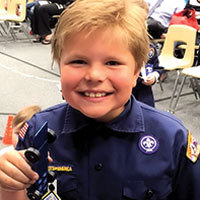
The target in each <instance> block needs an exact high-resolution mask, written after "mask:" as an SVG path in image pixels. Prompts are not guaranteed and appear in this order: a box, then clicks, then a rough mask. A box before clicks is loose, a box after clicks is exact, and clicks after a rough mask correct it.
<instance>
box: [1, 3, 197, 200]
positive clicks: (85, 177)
mask: <svg viewBox="0 0 200 200" xmlns="http://www.w3.org/2000/svg"><path fill="white" fill-rule="evenodd" d="M144 7H145V3H144V2H143V0H89V1H88V0H76V1H75V3H73V4H72V5H71V6H69V7H68V8H67V9H66V10H65V11H64V12H63V14H62V15H61V17H60V19H59V22H58V24H57V27H56V30H55V35H54V38H53V41H52V47H53V48H52V52H53V57H54V59H55V60H56V61H57V62H58V63H59V67H60V74H61V85H62V93H63V96H64V98H65V100H66V102H67V103H63V104H59V105H56V106H54V107H51V108H49V109H47V110H45V111H42V112H40V113H39V114H36V115H35V116H34V117H33V118H32V119H31V120H30V121H29V122H28V124H29V126H28V128H27V131H26V133H25V135H24V137H23V138H21V139H20V141H19V142H18V145H17V149H18V150H19V149H26V148H28V147H29V146H30V145H31V141H32V139H31V138H33V136H34V134H35V133H36V132H37V130H38V129H39V128H40V126H41V125H42V124H43V123H44V122H45V121H48V125H49V128H50V129H52V130H54V131H55V133H56V134H57V139H56V141H55V142H54V143H53V144H51V145H50V148H49V151H50V155H51V157H52V159H53V162H52V163H51V164H50V167H49V168H50V169H52V170H54V171H55V172H56V174H57V176H56V179H57V191H58V195H59V196H60V198H61V199H62V200H69V199H70V200H73V199H76V200H77V199H80V200H88V199H91V200H95V199H98V200H100V199H102V200H120V199H168V200H169V199H170V200H188V199H191V200H197V199H199V196H200V190H199V188H200V178H199V177H200V161H199V152H198V148H197V144H196V141H195V140H194V138H193V137H192V136H191V134H190V133H189V132H188V131H187V129H186V128H185V127H184V126H183V125H182V123H181V122H180V121H179V120H178V119H176V118H175V117H174V116H172V115H171V114H169V113H166V112H160V111H158V110H156V109H154V108H152V107H149V106H147V105H145V104H141V103H139V102H138V101H137V100H135V98H134V97H133V96H131V92H132V88H133V87H134V86H135V85H136V80H137V78H138V75H139V72H140V69H141V66H143V65H144V63H145V62H146V61H147V59H148V52H149V48H148V47H149V41H148V36H147V33H146V24H145V18H146V11H145V10H144ZM23 152H24V151H23V150H22V151H21V150H20V151H12V152H8V153H6V154H4V155H3V156H1V157H0V186H1V188H2V190H9V191H12V192H13V193H15V194H16V196H17V194H18V192H17V191H18V190H22V189H25V188H27V187H29V185H30V184H32V183H33V182H34V181H35V180H36V179H38V176H37V174H36V173H35V172H34V171H32V170H31V167H30V166H29V165H28V164H27V162H26V161H25V159H24V155H23ZM16 196H15V200H19V199H20V200H25V199H26V197H25V196H21V197H20V198H19V196H18V198H16ZM6 200H8V198H7V199H6Z"/></svg>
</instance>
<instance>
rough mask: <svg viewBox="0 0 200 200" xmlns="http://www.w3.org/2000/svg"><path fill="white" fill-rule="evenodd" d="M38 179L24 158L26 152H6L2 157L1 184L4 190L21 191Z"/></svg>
mask: <svg viewBox="0 0 200 200" xmlns="http://www.w3.org/2000/svg"><path fill="white" fill-rule="evenodd" d="M37 178H38V175H37V173H35V172H34V171H33V170H32V169H31V167H30V165H29V164H28V163H27V162H26V160H25V158H24V151H15V150H13V151H10V152H6V153H5V154H4V155H2V156H1V157H0V184H1V187H3V188H15V189H21V188H25V187H27V185H30V184H33V183H34V182H35V181H36V180H37Z"/></svg>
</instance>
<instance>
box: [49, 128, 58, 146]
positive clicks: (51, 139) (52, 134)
mask: <svg viewBox="0 0 200 200" xmlns="http://www.w3.org/2000/svg"><path fill="white" fill-rule="evenodd" d="M55 140H56V134H55V132H54V131H53V130H51V129H48V143H53V142H54V141H55Z"/></svg>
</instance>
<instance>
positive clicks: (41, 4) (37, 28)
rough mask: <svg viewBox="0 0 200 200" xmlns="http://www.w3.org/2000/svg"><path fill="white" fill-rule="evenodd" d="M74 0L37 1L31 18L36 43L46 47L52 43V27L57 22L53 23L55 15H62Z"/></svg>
mask: <svg viewBox="0 0 200 200" xmlns="http://www.w3.org/2000/svg"><path fill="white" fill-rule="evenodd" d="M73 1H74V0H50V1H43V0H41V1H37V3H36V4H35V6H34V10H33V15H32V18H31V30H32V34H33V35H35V37H36V39H35V40H34V42H41V43H42V44H44V45H48V44H50V43H51V37H52V31H51V29H52V27H54V26H55V23H56V22H57V19H56V22H55V21H53V19H52V16H53V15H60V14H61V13H62V12H63V10H65V8H66V7H67V6H69V5H70V4H71V3H72V2H73Z"/></svg>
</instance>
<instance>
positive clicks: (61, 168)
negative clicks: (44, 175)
mask: <svg viewBox="0 0 200 200" xmlns="http://www.w3.org/2000/svg"><path fill="white" fill-rule="evenodd" d="M48 170H49V171H65V172H72V166H49V167H48Z"/></svg>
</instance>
